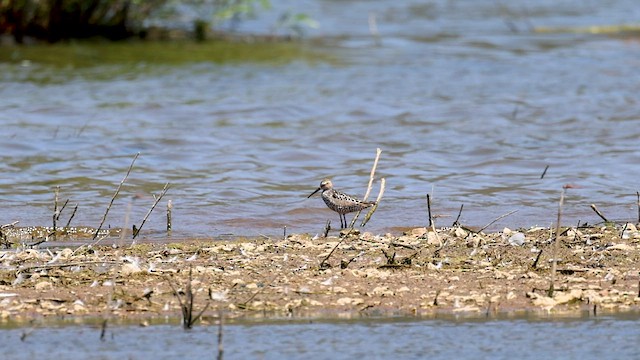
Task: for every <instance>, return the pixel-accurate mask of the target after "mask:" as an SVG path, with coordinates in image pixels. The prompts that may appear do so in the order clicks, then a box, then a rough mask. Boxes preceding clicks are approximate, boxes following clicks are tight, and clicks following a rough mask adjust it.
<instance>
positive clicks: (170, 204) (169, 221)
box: [167, 200, 173, 233]
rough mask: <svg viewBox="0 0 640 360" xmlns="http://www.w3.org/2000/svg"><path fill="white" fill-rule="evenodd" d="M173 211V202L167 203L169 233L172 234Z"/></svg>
mask: <svg viewBox="0 0 640 360" xmlns="http://www.w3.org/2000/svg"><path fill="white" fill-rule="evenodd" d="M171 209H173V203H172V202H171V200H169V201H167V232H168V233H170V232H171Z"/></svg>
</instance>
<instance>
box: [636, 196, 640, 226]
mask: <svg viewBox="0 0 640 360" xmlns="http://www.w3.org/2000/svg"><path fill="white" fill-rule="evenodd" d="M636 197H637V198H638V223H639V224H640V191H636Z"/></svg>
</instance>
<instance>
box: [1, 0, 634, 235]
mask: <svg viewBox="0 0 640 360" xmlns="http://www.w3.org/2000/svg"><path fill="white" fill-rule="evenodd" d="M274 5H275V9H274V10H273V11H270V12H267V13H265V14H263V15H264V16H261V17H260V19H259V20H255V21H248V22H247V23H243V24H241V25H242V26H240V29H241V30H242V31H262V32H268V31H269V26H268V25H267V24H269V23H271V20H274V18H276V17H277V14H278V13H281V12H282V11H285V10H286V9H287V8H292V11H294V12H295V11H302V12H305V13H307V14H308V15H310V16H311V17H313V18H314V19H316V20H317V21H318V22H319V23H320V28H319V29H317V30H309V31H308V32H307V35H306V36H307V39H310V40H315V41H316V42H312V41H309V42H308V43H306V45H305V46H309V47H315V48H316V50H318V51H320V52H323V53H325V54H328V55H330V56H331V57H332V58H333V59H335V60H334V61H330V62H324V61H319V62H307V61H295V62H292V63H289V64H280V65H264V64H262V65H260V64H252V63H241V64H223V65H220V64H215V63H206V62H205V63H196V64H185V65H180V66H167V65H156V64H152V63H151V64H149V63H145V64H137V65H136V66H131V65H129V64H127V65H123V66H124V67H125V68H124V69H118V70H116V71H114V70H113V67H114V66H117V65H108V66H104V65H102V66H101V65H100V64H99V63H98V64H96V66H95V67H93V68H91V69H59V68H55V69H52V68H48V67H46V66H42V65H40V64H39V63H38V59H30V61H31V62H30V63H26V64H25V63H17V64H0V75H1V76H0V125H1V131H0V173H2V176H1V177H0V200H1V201H2V206H0V223H2V224H6V223H10V222H13V221H20V225H23V226H27V225H50V222H51V213H52V209H53V188H54V187H55V186H56V185H59V186H60V187H61V195H60V197H61V199H63V200H65V199H69V200H70V204H76V203H77V204H79V209H78V213H77V214H76V217H75V218H74V221H73V223H72V225H86V226H94V227H95V226H97V225H98V224H99V222H100V219H101V217H102V215H103V213H104V211H105V209H106V207H107V205H108V203H109V200H110V198H111V196H112V195H113V193H114V191H115V188H116V186H117V184H118V183H119V182H120V181H121V180H122V178H123V176H124V173H125V172H126V169H127V167H128V166H129V164H130V162H131V159H132V158H133V155H134V154H135V153H136V152H140V153H141V156H140V158H139V160H138V161H137V164H136V166H135V167H134V169H133V171H132V175H131V177H130V178H129V180H128V182H127V184H125V186H124V187H123V189H122V192H121V194H120V196H119V198H118V199H116V201H115V203H114V206H113V208H112V209H111V212H110V214H109V217H108V219H107V225H109V226H112V227H120V226H123V224H124V223H125V220H124V219H125V216H126V212H127V209H128V205H129V203H133V206H132V214H131V216H130V218H131V221H130V222H129V223H137V224H139V222H140V219H141V218H142V217H143V216H144V214H145V213H146V211H147V210H148V209H149V207H150V206H151V204H152V203H153V197H152V194H157V193H159V192H160V190H161V189H162V187H163V185H164V183H165V182H167V181H168V182H171V183H172V184H173V186H172V188H171V190H170V192H169V193H168V194H167V196H166V198H165V200H168V199H171V200H173V204H174V210H173V211H174V221H173V228H174V235H176V236H178V235H185V236H211V237H215V236H217V235H220V234H235V235H251V236H257V235H259V234H266V235H269V236H272V235H281V234H282V232H283V228H284V227H285V226H286V227H287V229H288V231H289V232H311V233H318V232H322V230H323V228H324V225H325V223H326V220H327V219H330V220H332V223H333V224H336V223H337V221H338V218H337V216H336V214H334V213H331V212H330V211H329V210H328V209H326V207H325V206H324V203H323V202H322V201H321V200H320V199H319V198H317V197H316V198H312V199H306V196H307V195H308V194H310V193H311V192H312V191H313V190H314V189H315V188H316V187H317V186H318V184H319V183H320V181H321V180H322V179H323V178H325V177H331V178H333V181H334V184H335V185H336V187H337V188H338V189H340V190H343V191H345V192H347V193H349V194H353V195H357V196H360V197H361V196H362V195H363V194H364V193H365V190H366V184H367V182H368V176H369V171H370V168H371V165H372V163H373V158H374V155H375V150H376V148H381V149H382V151H383V153H382V157H381V160H380V163H379V166H378V172H377V181H376V182H375V187H374V190H373V191H374V195H375V194H376V193H377V190H378V186H379V180H380V178H381V177H384V178H386V180H387V189H386V193H385V197H384V199H383V202H382V203H381V204H380V207H379V208H378V211H377V212H376V214H375V215H374V217H373V218H372V220H371V221H370V222H369V224H368V225H367V229H368V230H371V231H373V232H375V233H380V232H387V231H393V230H397V227H405V226H424V225H425V224H426V221H427V220H426V219H427V215H426V206H425V196H426V194H427V193H431V194H432V195H433V196H432V200H433V206H432V208H433V211H434V214H435V215H442V216H441V217H438V220H437V224H436V225H438V226H446V225H450V224H451V223H452V222H453V220H454V219H455V218H456V214H457V211H458V209H459V207H460V205H461V204H464V211H463V213H462V217H461V222H462V223H463V224H465V225H467V226H474V225H475V226H483V225H485V224H487V223H489V222H490V221H491V220H493V219H495V218H497V217H498V216H500V215H502V214H505V213H508V212H510V211H512V210H518V212H516V213H515V214H513V215H511V216H509V217H507V218H505V219H504V220H501V221H500V222H498V223H496V224H495V225H494V228H493V229H496V228H497V229H501V228H502V227H503V226H509V227H517V226H533V225H544V226H548V225H549V224H551V223H552V222H553V221H554V220H555V213H556V208H557V203H558V199H559V195H560V191H561V188H562V186H563V185H565V184H567V183H572V184H576V185H578V186H579V188H575V189H572V190H571V191H569V192H568V194H567V198H566V200H565V209H564V219H565V220H566V222H567V223H570V224H575V223H576V222H577V221H578V220H581V221H582V222H583V223H584V222H589V223H594V222H598V221H600V218H599V217H597V215H596V214H595V213H593V212H592V211H591V209H590V208H589V204H591V203H595V204H597V205H598V207H599V208H600V210H601V211H603V212H604V214H605V215H606V216H607V217H609V218H610V219H619V220H635V219H636V217H637V215H636V214H637V209H636V191H637V190H638V189H639V188H638V181H637V179H639V178H640V167H638V166H637V164H638V161H639V160H640V146H638V139H639V138H640V101H639V100H638V94H639V93H640V82H639V81H637V76H636V75H637V69H638V68H639V66H640V61H639V59H640V39H639V36H638V35H637V34H626V35H624V36H622V35H618V36H606V35H597V34H588V33H578V34H575V33H567V32H561V31H560V32H551V33H536V32H534V31H533V29H534V28H535V27H545V26H547V27H548V26H563V27H581V26H589V25H616V24H628V23H635V22H637V21H638V19H640V7H639V6H637V2H636V1H631V0H610V1H590V2H583V1H575V0H563V1H536V2H528V1H515V2H514V1H509V2H500V1H497V2H496V1H476V0H473V1H471V0H464V1H445V0H441V1H432V2H427V3H425V2H423V1H402V2H397V1H390V0H377V1H365V2H363V1H286V2H282V3H280V2H278V4H274ZM370 16H375V18H376V19H377V27H378V33H379V37H380V38H379V41H376V39H375V38H374V37H373V36H372V35H371V34H370V29H369V25H368V19H369V18H370ZM514 27H515V29H514ZM110 73H114V74H118V75H114V76H113V77H112V78H110V77H109V76H108V74H110ZM123 73H124V75H123ZM96 74H100V75H101V76H99V77H98V78H96V76H95V75H96ZM42 77H44V78H51V79H53V80H54V81H52V82H49V83H44V84H43V83H38V82H33V81H31V80H30V79H33V78H42ZM547 165H549V170H548V172H547V174H546V176H545V178H544V179H540V175H541V174H542V172H543V170H544V168H545V166H547ZM165 206H166V205H165V202H164V201H163V203H162V204H160V205H159V208H158V209H157V210H156V211H155V212H154V214H152V216H151V218H150V219H149V221H148V222H147V224H146V225H145V229H144V231H143V232H142V233H141V236H164V232H163V229H164V219H165V216H164V211H163V210H164V208H165ZM68 216H69V212H65V213H64V214H63V216H62V218H63V220H62V221H64V220H66V219H67V218H68Z"/></svg>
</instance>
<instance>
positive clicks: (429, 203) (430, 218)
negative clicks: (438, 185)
mask: <svg viewBox="0 0 640 360" xmlns="http://www.w3.org/2000/svg"><path fill="white" fill-rule="evenodd" d="M427 213H428V214H429V225H427V227H431V225H432V224H433V217H432V216H431V195H429V194H427Z"/></svg>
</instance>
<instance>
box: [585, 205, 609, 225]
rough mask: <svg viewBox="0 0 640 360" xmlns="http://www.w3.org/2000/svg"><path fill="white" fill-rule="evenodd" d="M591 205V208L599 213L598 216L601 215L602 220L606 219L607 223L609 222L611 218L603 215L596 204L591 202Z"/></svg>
mask: <svg viewBox="0 0 640 360" xmlns="http://www.w3.org/2000/svg"><path fill="white" fill-rule="evenodd" d="M590 207H591V210H593V211H595V213H596V214H598V216H600V218H601V219H602V220H604V222H606V223H608V222H609V220H608V219H607V218H606V217H604V215H602V213H601V212H600V210H598V208H597V207H596V204H591V205H590Z"/></svg>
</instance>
